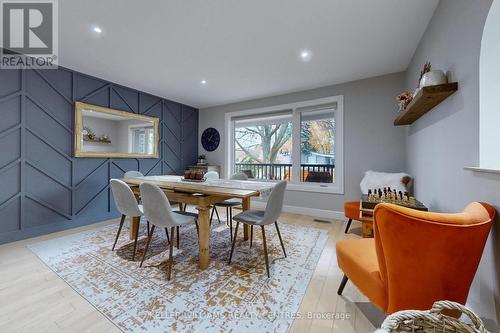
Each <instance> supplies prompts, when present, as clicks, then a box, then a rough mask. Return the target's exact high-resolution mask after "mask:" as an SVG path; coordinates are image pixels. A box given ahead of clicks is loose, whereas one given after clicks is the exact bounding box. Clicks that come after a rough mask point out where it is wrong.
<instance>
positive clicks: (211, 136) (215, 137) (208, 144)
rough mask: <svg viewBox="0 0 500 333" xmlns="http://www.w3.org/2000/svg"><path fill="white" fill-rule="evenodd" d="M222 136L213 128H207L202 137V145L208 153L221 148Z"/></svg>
mask: <svg viewBox="0 0 500 333" xmlns="http://www.w3.org/2000/svg"><path fill="white" fill-rule="evenodd" d="M219 143H220V134H219V131H217V130H216V129H215V128H213V127H209V128H207V129H206V130H205V131H203V134H202V135H201V144H202V146H203V148H204V149H205V150H206V151H214V150H216V149H217V147H219Z"/></svg>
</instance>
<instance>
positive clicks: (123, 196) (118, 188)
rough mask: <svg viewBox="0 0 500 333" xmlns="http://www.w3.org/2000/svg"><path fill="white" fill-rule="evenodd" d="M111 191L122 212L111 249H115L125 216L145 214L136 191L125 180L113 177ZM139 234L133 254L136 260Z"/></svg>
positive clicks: (133, 258)
mask: <svg viewBox="0 0 500 333" xmlns="http://www.w3.org/2000/svg"><path fill="white" fill-rule="evenodd" d="M110 183H111V191H112V192H113V197H114V198H115V204H116V208H117V209H118V211H119V212H120V214H122V216H121V220H120V226H119V227H118V232H117V233H116V238H115V242H114V243H113V247H112V248H111V251H113V250H114V249H115V246H116V242H117V241H118V237H119V236H120V232H121V231H122V227H123V223H124V222H125V217H126V216H128V217H130V218H132V217H140V216H142V215H143V213H142V205H139V204H138V203H137V199H136V198H135V195H134V193H133V192H132V190H131V189H130V187H129V186H128V185H127V184H126V183H125V182H123V181H121V180H119V179H111V180H110ZM148 234H149V223H148ZM137 236H138V233H136V234H135V239H134V252H133V254H132V260H135V250H136V249H137Z"/></svg>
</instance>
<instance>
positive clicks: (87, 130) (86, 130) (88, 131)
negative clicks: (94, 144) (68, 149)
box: [82, 126, 95, 141]
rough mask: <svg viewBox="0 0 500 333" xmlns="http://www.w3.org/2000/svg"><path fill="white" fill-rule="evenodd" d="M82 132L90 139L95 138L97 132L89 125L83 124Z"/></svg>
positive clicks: (84, 136)
mask: <svg viewBox="0 0 500 333" xmlns="http://www.w3.org/2000/svg"><path fill="white" fill-rule="evenodd" d="M82 134H83V138H84V139H85V138H87V139H88V140H90V141H92V140H95V133H94V131H93V130H92V129H91V128H90V127H88V126H83V130H82Z"/></svg>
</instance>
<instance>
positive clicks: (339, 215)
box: [252, 201, 346, 221]
mask: <svg viewBox="0 0 500 333" xmlns="http://www.w3.org/2000/svg"><path fill="white" fill-rule="evenodd" d="M252 206H253V207H255V208H260V209H263V208H265V207H266V203H265V202H262V201H252ZM283 211H284V212H286V213H293V214H300V215H309V216H314V217H320V218H323V219H333V220H340V221H344V220H345V219H346V218H345V215H344V212H338V211H335V210H327V209H316V208H308V207H298V206H289V205H284V206H283Z"/></svg>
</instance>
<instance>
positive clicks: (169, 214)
mask: <svg viewBox="0 0 500 333" xmlns="http://www.w3.org/2000/svg"><path fill="white" fill-rule="evenodd" d="M140 190H141V197H142V202H143V209H144V216H145V217H146V219H147V220H148V221H149V222H151V224H152V225H153V226H152V227H151V232H150V233H149V236H148V241H147V243H146V248H145V249H144V253H143V255H142V260H141V264H140V265H139V267H142V264H143V263H144V259H145V258H146V253H147V252H148V249H149V244H150V243H151V238H152V237H153V233H154V231H155V227H158V228H165V233H166V234H167V236H168V228H170V239H172V240H173V239H174V236H175V229H176V227H180V226H183V225H188V224H191V223H195V224H196V231H197V232H198V235H199V228H198V222H197V220H196V217H195V216H191V215H189V214H185V213H184V212H180V211H179V212H177V211H172V207H171V206H170V203H169V201H168V198H167V196H166V195H165V193H163V191H162V190H161V189H160V188H159V187H158V186H156V185H154V184H150V183H142V184H141V185H140ZM178 234H179V229H178V228H177V235H178ZM173 251H174V242H173V241H172V242H169V256H168V280H170V277H171V275H172V265H173V258H172V256H173Z"/></svg>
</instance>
